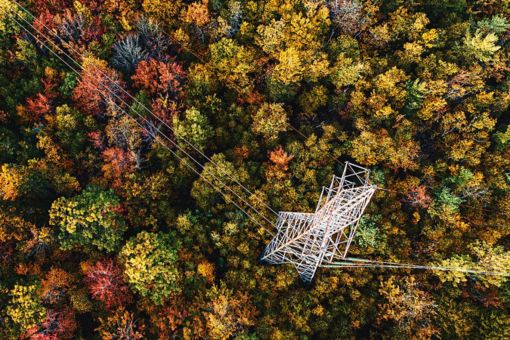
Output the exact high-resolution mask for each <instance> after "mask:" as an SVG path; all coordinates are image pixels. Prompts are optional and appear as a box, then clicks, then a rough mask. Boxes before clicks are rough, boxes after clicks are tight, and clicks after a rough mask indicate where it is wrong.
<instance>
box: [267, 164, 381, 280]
mask: <svg viewBox="0 0 510 340" xmlns="http://www.w3.org/2000/svg"><path fill="white" fill-rule="evenodd" d="M369 175H370V171H369V170H368V169H365V168H362V167H360V166H357V165H355V164H352V163H349V162H346V164H345V166H344V170H343V173H342V176H341V177H337V176H333V180H332V181H331V184H330V186H329V187H323V188H322V193H321V196H320V198H319V202H318V203H317V208H316V209H315V213H299V212H286V211H282V212H280V213H279V214H278V218H277V221H276V224H277V225H276V228H277V234H276V236H275V237H274V238H273V240H271V242H270V243H269V244H268V245H267V247H266V249H265V250H264V253H263V254H262V261H264V262H266V263H271V264H282V263H292V264H293V265H294V266H295V267H296V269H297V271H298V273H299V275H300V277H301V279H302V280H303V281H304V282H306V283H310V282H311V281H312V279H313V277H314V275H315V272H316V271H317V268H318V267H320V266H321V265H325V266H327V265H329V264H332V263H334V262H335V261H339V260H342V259H345V258H346V256H347V252H348V250H349V246H350V245H351V242H352V239H353V237H354V233H355V232H356V228H357V226H358V222H359V220H360V218H361V216H362V214H363V211H364V210H365V208H366V206H367V205H368V202H369V201H370V198H372V195H373V194H374V192H375V190H376V189H377V187H376V186H375V185H371V184H369V181H368V178H369Z"/></svg>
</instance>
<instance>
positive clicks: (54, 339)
mask: <svg viewBox="0 0 510 340" xmlns="http://www.w3.org/2000/svg"><path fill="white" fill-rule="evenodd" d="M76 326H77V325H76V320H75V315H74V311H73V310H72V309H65V310H63V311H54V310H48V312H47V314H46V319H45V320H44V321H43V322H42V323H41V324H39V325H37V326H34V327H32V328H30V329H29V330H28V331H27V332H26V333H25V334H24V335H23V337H22V339H31V340H58V339H72V338H73V336H74V333H75V331H76Z"/></svg>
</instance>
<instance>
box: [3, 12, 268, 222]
mask: <svg viewBox="0 0 510 340" xmlns="http://www.w3.org/2000/svg"><path fill="white" fill-rule="evenodd" d="M19 17H20V18H22V19H23V21H25V22H27V21H26V20H25V19H24V18H23V17H21V16H19ZM12 19H13V20H14V21H15V22H16V23H17V24H18V25H19V26H20V27H21V28H23V29H24V30H25V31H26V32H27V33H28V34H30V36H32V37H33V38H34V39H35V40H36V41H38V42H39V43H41V44H42V45H43V46H44V47H45V48H46V49H48V51H50V52H51V53H52V54H53V55H55V56H56V57H57V58H58V59H59V60H60V61H62V62H63V63H64V64H65V65H66V66H68V67H69V68H70V69H71V70H72V71H73V72H75V73H76V74H77V75H78V76H79V75H80V72H79V71H77V70H76V69H75V68H74V67H73V66H71V65H70V64H69V63H68V62H66V61H65V60H63V59H62V58H61V57H60V56H59V55H58V54H57V53H56V52H54V51H53V50H52V49H51V48H50V47H48V45H46V44H45V43H44V42H43V41H41V40H40V39H39V38H38V37H36V36H35V35H34V34H32V32H30V31H29V30H28V29H27V28H26V27H25V26H24V25H23V24H21V23H20V22H19V21H18V20H16V19H15V18H14V17H12ZM27 23H28V22H27ZM28 24H29V25H30V26H31V27H32V28H34V29H35V27H33V26H32V25H31V24H30V23H28ZM35 30H36V31H38V30H37V29H35ZM39 34H41V33H40V32H39ZM41 35H42V36H43V37H44V38H45V39H46V40H49V39H47V37H46V36H45V35H44V34H41ZM49 41H50V42H51V43H52V44H54V43H53V42H52V41H51V40H49ZM57 48H58V46H57ZM67 56H68V55H67ZM68 57H69V56H68ZM71 59H72V58H71ZM73 61H74V60H73ZM74 62H75V63H76V61H74ZM97 90H98V93H99V94H100V95H101V96H103V97H104V99H105V100H107V99H108V98H106V97H105V96H104V94H103V93H102V92H101V91H100V89H99V88H98V89H97ZM105 90H107V91H108V89H105ZM110 94H113V93H111V92H110ZM112 104H113V105H114V106H115V107H117V108H118V109H119V110H120V111H121V112H123V113H125V114H126V115H127V116H128V117H130V118H131V119H133V120H134V121H135V123H136V124H137V125H139V126H140V127H141V128H142V129H143V130H144V131H145V132H146V133H148V134H149V135H152V136H153V137H155V136H154V134H153V133H152V132H150V131H149V130H148V129H147V128H145V127H144V126H143V125H141V124H140V122H138V121H137V120H136V119H134V118H133V117H132V116H131V115H129V114H128V113H127V112H126V111H125V110H124V109H123V108H121V107H120V106H119V105H118V104H117V103H115V102H114V101H112ZM135 113H136V114H137V115H138V116H139V117H140V118H141V119H143V120H144V121H145V122H147V123H148V124H149V125H151V126H152V128H154V129H156V131H157V132H158V135H159V136H163V137H164V138H165V139H167V140H168V141H169V142H170V143H172V144H173V145H174V146H175V147H176V148H178V149H179V150H180V151H181V152H183V153H184V154H185V155H187V156H188V157H189V158H190V159H191V160H193V161H194V162H195V163H196V164H197V165H199V166H201V167H202V169H203V168H204V167H203V165H202V164H201V163H200V162H198V161H197V160H196V159H194V158H193V157H192V156H191V155H189V154H188V153H187V152H186V151H185V150H183V149H182V148H181V147H180V146H179V145H178V144H177V143H175V142H174V141H172V140H171V139H170V138H169V137H168V136H166V135H165V134H163V133H162V132H161V131H160V130H159V129H158V128H157V127H155V126H154V124H153V123H152V122H150V121H148V120H147V119H146V118H145V117H143V116H142V115H140V114H139V113H138V112H136V111H135ZM156 141H158V142H159V140H156ZM159 144H161V145H162V146H163V147H164V148H166V149H167V150H169V151H170V152H171V153H172V154H173V155H175V156H176V157H177V158H178V159H179V160H181V161H184V164H185V165H186V166H187V167H189V168H190V169H191V170H193V171H194V172H195V173H196V174H197V175H199V177H201V178H202V179H203V180H204V181H205V182H206V183H208V184H210V185H211V186H212V187H213V188H214V189H215V190H216V191H218V192H219V193H220V194H222V195H223V197H224V198H225V200H226V201H231V202H232V203H233V204H234V205H235V206H236V207H237V208H238V209H240V210H241V211H242V212H243V213H244V214H245V215H246V216H248V217H249V218H250V219H252V220H253V221H254V222H255V223H256V224H257V225H259V226H260V227H262V228H264V229H266V228H265V227H264V226H263V225H262V224H261V223H260V222H259V221H258V220H257V219H255V218H254V217H253V216H251V215H250V214H249V213H248V212H247V211H245V210H244V209H243V208H241V207H240V206H239V205H238V204H237V203H236V202H235V201H233V200H232V199H230V200H229V199H227V197H226V195H225V194H224V193H223V192H222V191H221V190H220V189H219V188H218V187H217V186H215V185H214V184H213V183H211V182H210V181H209V180H208V179H207V178H205V176H203V175H202V174H201V173H200V172H198V171H197V170H196V169H194V168H193V167H192V166H191V165H189V164H188V163H187V162H186V161H185V160H184V159H183V158H181V157H180V156H178V154H177V153H176V152H175V151H173V150H171V149H170V148H169V147H168V146H167V145H165V144H163V143H161V142H159ZM211 176H212V177H214V179H216V180H218V181H219V182H220V183H221V184H222V185H223V186H224V187H225V188H226V189H227V190H229V191H230V192H231V193H232V194H234V195H235V196H236V197H237V198H239V199H240V200H241V201H242V202H243V203H244V204H246V205H248V206H249V207H250V208H251V209H252V210H254V211H255V212H256V213H257V214H258V215H259V216H261V217H262V218H263V219H264V220H265V221H266V222H268V223H270V224H271V225H273V226H274V223H273V222H272V221H270V220H268V219H267V218H266V217H265V216H264V215H262V214H261V213H260V212H259V211H258V210H257V209H256V208H254V207H253V206H252V205H251V204H250V203H249V202H247V201H245V200H244V199H243V198H242V197H240V196H239V195H238V194H237V193H236V192H235V191H233V190H232V189H231V188H230V187H229V186H228V185H226V184H225V183H223V182H222V181H221V180H220V179H218V178H217V177H216V176H215V175H213V174H211Z"/></svg>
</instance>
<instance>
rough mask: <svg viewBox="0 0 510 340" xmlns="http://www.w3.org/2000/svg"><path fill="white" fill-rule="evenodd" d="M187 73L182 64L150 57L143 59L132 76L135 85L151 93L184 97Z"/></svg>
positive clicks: (175, 97)
mask: <svg viewBox="0 0 510 340" xmlns="http://www.w3.org/2000/svg"><path fill="white" fill-rule="evenodd" d="M185 77H186V73H185V72H184V70H183V69H182V66H181V65H179V64H177V63H175V62H172V63H165V62H162V61H157V60H154V59H150V60H149V61H145V60H143V61H141V62H140V63H139V64H138V66H137V68H136V71H135V74H134V75H133V76H132V79H133V81H134V82H135V86H137V87H138V88H141V89H144V90H146V91H147V92H149V93H150V94H152V95H154V94H161V95H168V96H169V97H170V98H172V99H177V98H180V97H182V94H183V86H184V79H185Z"/></svg>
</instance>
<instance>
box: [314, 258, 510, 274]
mask: <svg viewBox="0 0 510 340" xmlns="http://www.w3.org/2000/svg"><path fill="white" fill-rule="evenodd" d="M322 267H325V268H344V267H345V268H349V267H350V268H398V269H422V270H439V271H454V272H462V273H465V274H473V275H487V276H505V277H507V276H510V272H497V271H487V270H478V269H470V268H464V267H450V266H439V265H417V264H409V263H399V262H388V261H375V260H367V259H360V258H353V257H346V258H344V259H342V260H341V261H338V262H334V263H328V264H324V265H322Z"/></svg>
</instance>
